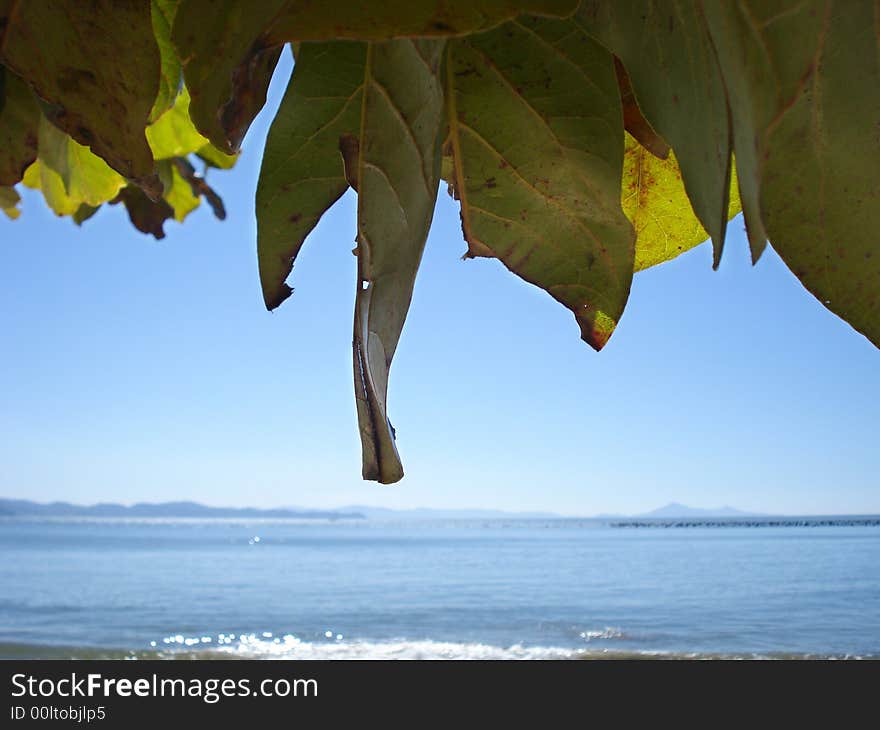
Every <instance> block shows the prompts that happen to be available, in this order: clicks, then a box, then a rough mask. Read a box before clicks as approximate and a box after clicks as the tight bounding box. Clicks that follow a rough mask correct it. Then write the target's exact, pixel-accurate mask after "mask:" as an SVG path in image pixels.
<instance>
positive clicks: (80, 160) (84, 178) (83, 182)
mask: <svg viewBox="0 0 880 730" xmlns="http://www.w3.org/2000/svg"><path fill="white" fill-rule="evenodd" d="M39 129H40V140H39V150H40V163H41V171H42V175H41V179H45V177H46V175H49V174H57V175H58V176H59V178H60V179H61V182H62V185H63V187H64V193H65V196H66V198H67V199H68V201H67V202H65V203H64V204H63V205H62V206H61V207H62V208H63V209H64V210H67V209H68V208H70V207H73V210H74V211H75V210H76V209H77V208H79V206H80V205H81V204H83V203H85V204H86V205H91V206H97V205H100V204H101V203H104V202H106V201H108V200H111V199H112V198H114V197H115V196H116V194H117V193H118V192H119V190H120V189H121V188H122V187H123V186H124V185H125V180H124V179H123V178H122V176H121V175H120V174H119V173H117V172H114V171H113V170H111V169H110V167H109V166H108V165H107V163H106V162H104V160H102V159H101V158H100V157H98V156H97V155H95V154H93V153H92V152H91V150H89V148H88V147H84V146H83V145H81V144H79V143H78V142H76V141H74V140H73V139H71V138H70V137H69V136H68V135H67V134H65V133H64V132H62V131H61V130H60V129H58V128H57V127H55V125H53V124H52V123H51V122H49V121H47V120H46V118H45V117H43V118H42V119H41V120H40V127H39ZM56 212H59V211H57V210H56ZM65 215H67V213H65Z"/></svg>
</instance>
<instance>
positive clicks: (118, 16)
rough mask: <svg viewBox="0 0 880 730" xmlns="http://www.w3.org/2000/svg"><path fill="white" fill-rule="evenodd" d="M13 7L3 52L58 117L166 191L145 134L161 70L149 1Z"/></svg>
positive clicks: (58, 0)
mask: <svg viewBox="0 0 880 730" xmlns="http://www.w3.org/2000/svg"><path fill="white" fill-rule="evenodd" d="M7 7H10V8H11V7H13V5H12V4H8V5H7ZM6 12H7V15H6V18H5V25H6V29H5V34H4V36H3V43H2V45H0V56H2V58H0V60H2V62H3V63H4V64H6V65H7V66H9V68H11V69H12V70H13V71H15V73H17V74H18V75H19V76H21V77H22V78H23V79H24V80H26V81H27V82H28V83H29V84H31V86H33V88H34V89H35V90H36V92H37V93H38V94H39V96H40V97H41V98H42V99H43V100H45V102H46V104H47V106H46V107H45V110H44V111H48V112H49V113H50V115H51V121H52V122H53V123H54V124H55V125H56V126H58V127H59V128H60V129H63V130H64V131H65V132H67V133H68V134H69V135H70V136H71V137H73V139H75V140H76V141H77V142H79V143H80V144H82V145H86V146H88V147H90V148H92V151H93V152H94V153H95V154H96V155H98V156H99V157H101V158H103V159H104V160H106V162H107V163H108V164H109V165H110V167H112V168H113V169H114V170H116V171H118V172H119V173H120V174H122V175H123V176H124V177H126V178H127V179H129V180H132V181H134V182H136V183H137V184H139V185H141V186H143V188H144V189H145V190H147V191H148V192H149V193H150V194H151V195H153V196H158V195H160V194H161V184H160V183H159V179H158V178H157V177H156V175H155V173H154V169H153V156H152V155H151V154H150V148H149V146H148V145H147V140H146V137H145V136H144V129H145V127H146V125H147V121H148V119H149V116H150V111H151V109H152V107H153V102H154V100H155V99H156V95H157V92H158V88H159V71H160V58H159V49H158V47H157V45H156V39H155V37H154V36H153V27H152V22H151V18H150V5H149V4H148V3H146V2H122V3H120V2H115V1H114V0H55V1H54V2H18V3H15V4H14V12H11V11H9V10H7V11H6ZM2 20H3V18H0V21H2ZM2 25H4V23H3V22H0V26H2Z"/></svg>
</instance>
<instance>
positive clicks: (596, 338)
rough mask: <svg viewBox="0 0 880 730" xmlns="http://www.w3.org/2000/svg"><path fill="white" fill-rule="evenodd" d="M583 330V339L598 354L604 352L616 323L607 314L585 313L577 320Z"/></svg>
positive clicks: (597, 312)
mask: <svg viewBox="0 0 880 730" xmlns="http://www.w3.org/2000/svg"><path fill="white" fill-rule="evenodd" d="M577 320H578V324H579V325H580V328H581V339H582V340H583V341H584V342H586V343H587V344H588V345H589V346H590V347H592V348H593V349H594V350H595V351H596V352H599V351H600V350H602V348H603V347H605V345H607V344H608V340H610V339H611V335H612V334H613V333H614V328H615V326H616V322H615V321H614V320H613V319H612V318H611V317H609V316H608V315H607V314H605V312H601V311H596V310H594V311H592V312H585V313H584V314H583V315H581V316H579V317H578V318H577Z"/></svg>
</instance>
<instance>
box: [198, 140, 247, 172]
mask: <svg viewBox="0 0 880 730" xmlns="http://www.w3.org/2000/svg"><path fill="white" fill-rule="evenodd" d="M196 155H197V156H198V157H199V159H200V160H202V162H204V163H205V164H206V165H207V166H208V167H215V168H217V169H218V170H229V169H231V168H233V167H235V163H236V162H238V154H235V155H227V154H224V153H223V152H221V151H220V150H218V149H217V148H216V147H215V146H214V145H212V144H211V143H210V142H208V143H207V144H205V145H204V146H202V147H199V149H198V150H197V151H196Z"/></svg>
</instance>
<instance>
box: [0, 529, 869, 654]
mask: <svg viewBox="0 0 880 730" xmlns="http://www.w3.org/2000/svg"><path fill="white" fill-rule="evenodd" d="M218 652H219V653H222V654H229V655H232V656H246V657H263V656H271V657H290V658H394V657H400V658H443V657H449V658H563V657H575V656H581V655H584V654H595V655H597V656H629V655H631V654H633V653H635V654H637V655H643V656H653V655H658V654H659V655H662V656H682V655H683V656H718V655H722V656H740V657H752V656H761V657H791V656H794V657H802V656H803V657H806V656H815V657H873V658H880V527H876V526H873V527H872V526H847V527H833V526H832V527H760V528H749V527H720V528H719V527H715V528H713V527H693V528H679V529H651V528H644V529H632V528H631V529H619V528H613V527H610V526H608V525H607V524H603V523H600V522H596V521H589V520H583V521H569V520H559V521H541V522H481V521H473V522H454V523H452V522H450V523H439V522H435V523H431V522H427V523H409V524H403V523H401V524H387V523H386V524H377V523H367V522H357V523H347V524H340V523H337V524H329V523H322V524H301V523H300V524H297V523H292V522H260V521H201V522H193V521H160V522H144V521H138V522H120V521H115V522H114V521H26V520H17V519H13V518H0V656H2V657H49V656H58V657H66V656H77V657H94V656H111V657H113V656H116V657H126V656H143V657H146V656H154V655H155V654H156V653H159V655H162V656H164V655H174V656H180V655H184V656H192V655H195V656H216V655H217V653H218Z"/></svg>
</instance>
